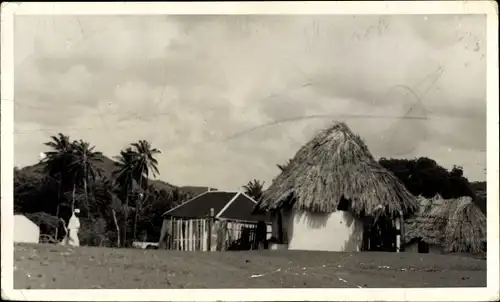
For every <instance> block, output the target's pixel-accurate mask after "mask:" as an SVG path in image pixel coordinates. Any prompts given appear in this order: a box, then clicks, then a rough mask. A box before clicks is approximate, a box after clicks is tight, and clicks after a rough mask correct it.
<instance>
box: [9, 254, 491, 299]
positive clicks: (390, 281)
mask: <svg viewBox="0 0 500 302" xmlns="http://www.w3.org/2000/svg"><path fill="white" fill-rule="evenodd" d="M14 259H15V260H14V265H15V266H14V288H15V289H30V288H31V289H43V288H50V289H92V288H105V289H126V288H138V289H159V288H292V287H309V288H312V287H325V288H332V287H333V288H336V287H363V288H365V287H371V288H374V287H386V288H387V287H483V286H486V261H485V260H482V259H474V258H471V257H463V256H456V255H432V254H413V253H400V254H398V253H381V252H380V253H377V252H363V253H335V252H306V251H303V252H302V251H245V252H177V251H166V250H139V249H111V248H92V247H80V248H69V247H62V246H55V245H48V244H47V245H42V244H40V245H26V244H24V245H16V246H15V252H14Z"/></svg>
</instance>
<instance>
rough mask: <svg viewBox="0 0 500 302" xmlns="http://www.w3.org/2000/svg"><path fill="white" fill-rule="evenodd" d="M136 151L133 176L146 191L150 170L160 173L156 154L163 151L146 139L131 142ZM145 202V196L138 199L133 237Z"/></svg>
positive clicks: (156, 173)
mask: <svg viewBox="0 0 500 302" xmlns="http://www.w3.org/2000/svg"><path fill="white" fill-rule="evenodd" d="M131 146H132V147H133V149H134V152H135V153H136V162H135V165H134V166H135V167H134V173H133V177H134V179H135V181H137V183H138V184H139V187H140V188H141V190H143V191H146V189H147V186H148V177H149V172H150V171H151V172H152V173H153V176H157V175H158V174H160V171H158V161H157V160H156V158H154V156H155V155H156V154H159V153H161V151H160V150H158V149H156V148H152V146H151V144H150V143H149V142H148V141H146V140H139V141H138V142H137V143H133V144H131ZM142 202H143V196H142V195H141V196H140V198H138V199H136V209H135V218H134V229H133V238H134V239H135V237H136V232H137V222H138V219H139V213H140V212H141V205H142Z"/></svg>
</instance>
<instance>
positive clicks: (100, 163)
mask: <svg viewBox="0 0 500 302" xmlns="http://www.w3.org/2000/svg"><path fill="white" fill-rule="evenodd" d="M100 159H101V160H97V161H94V164H95V165H96V166H97V167H98V168H99V169H100V170H101V174H102V175H103V176H104V177H106V178H109V179H111V177H112V173H113V170H115V169H116V167H117V163H116V161H114V160H112V159H111V158H109V157H107V156H105V155H102V156H101V158H100ZM43 168H44V164H43V163H40V162H39V163H37V164H34V165H32V166H26V167H23V168H22V169H20V170H22V171H26V172H29V173H43ZM149 183H150V184H152V185H153V186H155V187H156V189H157V190H161V189H164V190H167V191H172V190H175V189H176V188H178V189H179V190H180V191H182V192H185V193H190V194H192V195H198V194H201V193H203V192H206V191H207V190H208V189H209V188H208V187H197V186H180V187H179V186H175V185H172V184H169V183H168V182H165V181H162V180H159V179H149ZM210 189H211V190H216V189H214V188H210Z"/></svg>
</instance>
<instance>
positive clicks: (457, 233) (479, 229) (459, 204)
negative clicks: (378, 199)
mask: <svg viewBox="0 0 500 302" xmlns="http://www.w3.org/2000/svg"><path fill="white" fill-rule="evenodd" d="M429 201H430V205H429V206H427V208H426V209H424V210H423V211H422V212H421V213H419V214H418V215H416V216H415V217H413V218H411V219H408V220H407V221H406V222H405V226H406V231H405V241H406V242H410V241H411V240H413V239H416V238H420V239H422V240H423V241H424V242H426V243H428V244H438V245H442V246H444V247H445V249H446V251H448V252H481V251H482V250H483V245H482V242H483V240H485V239H486V216H485V215H484V214H483V213H482V212H481V210H480V209H479V208H478V207H477V206H476V204H474V202H473V201H472V198H470V197H468V196H465V197H460V198H458V199H447V200H444V199H441V197H440V196H437V197H435V198H433V199H432V200H429Z"/></svg>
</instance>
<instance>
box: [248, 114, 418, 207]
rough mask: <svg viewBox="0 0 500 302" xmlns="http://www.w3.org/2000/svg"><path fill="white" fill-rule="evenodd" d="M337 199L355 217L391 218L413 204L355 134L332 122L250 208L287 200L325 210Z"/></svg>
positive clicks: (414, 205)
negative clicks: (343, 200) (343, 201)
mask: <svg viewBox="0 0 500 302" xmlns="http://www.w3.org/2000/svg"><path fill="white" fill-rule="evenodd" d="M343 198H344V199H347V200H349V201H350V211H351V212H352V213H353V214H354V215H356V216H362V215H374V216H377V215H379V214H381V213H384V214H390V215H391V216H392V215H399V211H400V210H402V211H403V212H404V213H408V212H412V211H413V210H414V209H416V208H417V200H416V198H415V197H414V196H413V195H412V194H410V193H409V192H408V191H407V190H406V188H405V187H404V185H403V184H402V183H401V182H400V181H399V179H398V178H397V177H396V176H394V175H393V174H392V173H391V172H390V171H388V170H386V169H385V168H383V167H382V166H380V165H379V164H378V163H377V161H376V160H375V159H374V158H373V156H372V155H371V153H370V151H369V150H368V148H367V146H366V145H365V144H364V142H363V141H362V140H361V138H360V137H359V136H357V135H355V134H353V133H352V132H351V130H350V129H349V128H348V127H347V125H346V124H344V123H338V122H337V123H334V124H333V125H332V126H331V127H329V128H327V129H324V130H322V131H321V132H320V133H319V134H318V135H316V136H315V137H314V138H313V139H312V140H311V141H310V142H309V143H307V144H306V145H305V146H303V147H302V148H301V149H300V150H299V151H298V152H297V154H296V155H295V157H294V158H293V159H292V160H291V162H290V163H289V165H288V166H287V168H286V169H285V170H284V171H283V172H282V173H281V174H280V175H278V177H277V178H275V179H274V181H273V183H272V184H271V186H270V187H269V188H268V189H267V190H266V191H265V192H264V194H263V197H262V199H261V200H260V202H259V203H258V204H257V207H256V210H257V211H259V210H273V209H277V208H280V207H282V206H285V205H286V204H289V205H291V206H293V207H294V208H295V209H300V210H307V211H311V212H323V213H331V212H335V211H336V210H337V207H338V204H339V202H340V201H341V200H342V199H343ZM384 210H385V211H384Z"/></svg>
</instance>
